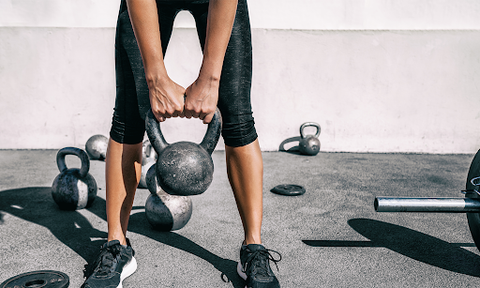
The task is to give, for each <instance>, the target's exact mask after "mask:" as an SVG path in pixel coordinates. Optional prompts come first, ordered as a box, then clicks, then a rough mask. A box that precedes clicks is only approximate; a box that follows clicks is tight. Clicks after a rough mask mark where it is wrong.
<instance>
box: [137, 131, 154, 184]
mask: <svg viewBox="0 0 480 288" xmlns="http://www.w3.org/2000/svg"><path fill="white" fill-rule="evenodd" d="M156 161H157V153H155V150H154V149H153V147H152V144H150V141H148V139H147V140H145V141H143V146H142V173H141V176H140V181H139V182H138V188H147V182H146V175H147V172H148V169H150V167H152V165H153V164H155V162H156Z"/></svg>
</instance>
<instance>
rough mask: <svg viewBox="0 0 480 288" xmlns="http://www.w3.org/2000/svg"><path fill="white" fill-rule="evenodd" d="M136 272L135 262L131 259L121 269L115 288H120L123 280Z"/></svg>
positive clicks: (133, 258)
mask: <svg viewBox="0 0 480 288" xmlns="http://www.w3.org/2000/svg"><path fill="white" fill-rule="evenodd" d="M136 270H137V260H136V259H135V257H132V260H131V261H130V262H128V263H127V265H125V267H123V271H122V274H121V275H120V284H118V286H117V288H122V287H123V285H122V282H123V280H124V279H125V278H127V277H128V276H130V275H132V274H133V272H135V271H136Z"/></svg>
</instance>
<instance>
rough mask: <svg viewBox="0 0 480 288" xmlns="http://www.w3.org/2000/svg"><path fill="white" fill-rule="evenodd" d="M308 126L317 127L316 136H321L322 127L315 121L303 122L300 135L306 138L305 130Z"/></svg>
mask: <svg viewBox="0 0 480 288" xmlns="http://www.w3.org/2000/svg"><path fill="white" fill-rule="evenodd" d="M306 127H315V128H317V132H316V133H315V137H316V138H318V136H320V132H321V130H322V129H321V128H320V125H319V124H318V123H315V122H305V123H303V124H302V125H301V126H300V136H302V138H305V134H303V133H304V132H303V130H305V128H306Z"/></svg>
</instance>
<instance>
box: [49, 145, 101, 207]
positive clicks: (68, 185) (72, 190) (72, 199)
mask: <svg viewBox="0 0 480 288" xmlns="http://www.w3.org/2000/svg"><path fill="white" fill-rule="evenodd" d="M67 155H75V156H77V157H78V158H80V161H81V168H80V169H78V168H70V169H69V168H67V165H66V164H65V156H67ZM57 167H58V170H60V174H59V175H58V176H57V177H56V178H55V179H54V181H53V184H52V197H53V200H54V201H55V203H57V205H58V207H60V209H62V210H78V209H83V208H85V207H88V206H90V205H91V204H92V203H93V201H94V200H95V197H96V196H97V182H96V181H95V178H93V176H92V175H90V174H89V173H88V170H89V169H90V160H89V159H88V155H87V153H86V152H85V151H84V150H82V149H79V148H75V147H65V148H62V149H60V150H59V151H58V152H57Z"/></svg>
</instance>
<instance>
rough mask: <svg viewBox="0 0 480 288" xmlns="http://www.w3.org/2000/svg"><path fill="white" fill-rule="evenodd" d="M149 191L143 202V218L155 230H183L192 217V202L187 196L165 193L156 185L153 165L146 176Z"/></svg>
mask: <svg viewBox="0 0 480 288" xmlns="http://www.w3.org/2000/svg"><path fill="white" fill-rule="evenodd" d="M146 178H147V181H146V182H147V186H148V190H149V191H150V195H148V197H147V200H146V202H145V216H146V217H147V220H148V222H149V223H150V225H152V227H153V228H154V229H156V230H160V231H165V232H168V231H173V230H178V229H181V228H183V227H184V226H185V225H186V224H187V223H188V221H189V220H190V217H191V216H192V209H193V206H192V200H191V199H190V197H188V196H175V195H170V194H168V193H165V191H163V190H162V188H161V187H160V186H159V185H158V182H157V176H156V172H155V164H154V165H153V166H152V167H150V169H148V172H147V174H146Z"/></svg>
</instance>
